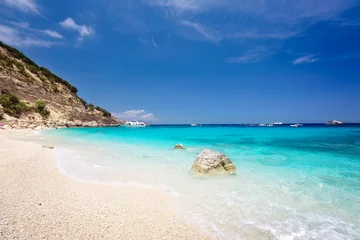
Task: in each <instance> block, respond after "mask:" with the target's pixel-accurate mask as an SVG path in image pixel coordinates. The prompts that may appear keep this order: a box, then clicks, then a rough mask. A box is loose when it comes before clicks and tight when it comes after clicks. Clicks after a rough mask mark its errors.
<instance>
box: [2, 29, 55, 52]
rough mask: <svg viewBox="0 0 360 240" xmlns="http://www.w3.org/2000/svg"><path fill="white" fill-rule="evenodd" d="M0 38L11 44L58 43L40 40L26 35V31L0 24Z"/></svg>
mask: <svg viewBox="0 0 360 240" xmlns="http://www.w3.org/2000/svg"><path fill="white" fill-rule="evenodd" d="M0 40H1V41H3V42H5V43H7V44H9V45H12V46H17V47H21V46H41V47H51V46H52V45H55V44H58V43H56V42H52V41H46V40H42V39H39V38H36V37H33V36H28V35H27V34H26V33H23V32H21V31H19V30H18V29H16V28H13V27H9V26H6V25H2V24H0Z"/></svg>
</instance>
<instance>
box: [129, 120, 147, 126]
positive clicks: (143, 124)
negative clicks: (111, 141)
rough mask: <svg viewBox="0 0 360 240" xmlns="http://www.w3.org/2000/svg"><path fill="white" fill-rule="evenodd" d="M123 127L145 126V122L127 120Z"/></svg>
mask: <svg viewBox="0 0 360 240" xmlns="http://www.w3.org/2000/svg"><path fill="white" fill-rule="evenodd" d="M124 126H125V127H146V123H145V122H139V121H129V122H126V123H125V125H124Z"/></svg>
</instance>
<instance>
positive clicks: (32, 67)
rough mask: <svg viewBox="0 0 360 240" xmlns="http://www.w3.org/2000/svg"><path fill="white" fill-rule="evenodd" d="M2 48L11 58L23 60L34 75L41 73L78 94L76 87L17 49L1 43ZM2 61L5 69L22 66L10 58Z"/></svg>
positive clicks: (4, 58)
mask: <svg viewBox="0 0 360 240" xmlns="http://www.w3.org/2000/svg"><path fill="white" fill-rule="evenodd" d="M0 47H2V48H5V49H6V50H7V51H8V52H9V54H10V56H12V57H14V58H16V59H18V60H21V61H22V62H23V63H25V65H26V67H27V68H28V69H29V70H30V71H31V72H32V73H34V74H37V75H39V71H40V72H41V73H42V74H43V75H44V76H45V77H46V78H47V79H48V80H49V81H51V80H53V81H55V82H57V83H61V84H63V85H65V86H66V87H68V88H69V89H70V91H71V92H73V93H77V92H78V89H77V88H76V87H74V86H73V85H71V84H70V83H69V82H68V81H66V80H64V79H62V78H60V77H58V76H57V75H55V74H53V73H52V72H50V71H49V70H48V69H47V68H44V67H39V66H38V65H37V64H36V63H35V62H33V61H32V60H31V59H30V58H28V57H26V56H25V55H24V54H23V53H22V52H20V51H19V50H17V49H16V48H13V47H10V46H8V45H6V44H4V43H3V42H1V41H0ZM2 59H3V60H4V62H3V61H1V65H5V67H7V68H10V67H12V65H13V64H15V65H19V64H21V63H19V62H17V61H14V60H12V59H10V58H6V57H3V58H2ZM20 70H21V69H20ZM24 76H26V75H24ZM41 80H42V79H41Z"/></svg>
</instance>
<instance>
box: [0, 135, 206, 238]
mask: <svg viewBox="0 0 360 240" xmlns="http://www.w3.org/2000/svg"><path fill="white" fill-rule="evenodd" d="M9 133H10V131H5V130H1V132H0V239H4V240H5V239H208V238H207V237H205V236H202V235H201V234H200V233H199V231H197V229H195V228H192V227H190V226H189V225H187V224H186V223H185V222H184V221H183V220H182V219H181V218H180V217H179V216H177V214H176V212H175V211H174V210H173V208H172V205H171V202H172V201H171V196H170V195H169V194H168V193H166V192H165V191H163V190H160V189H150V188H146V187H141V186H135V185H126V186H119V185H106V184H100V183H91V182H85V181H80V180H75V179H72V178H70V177H68V176H65V175H63V174H62V173H61V172H60V171H59V170H58V168H57V163H56V160H55V158H54V154H53V150H51V149H46V148H43V147H42V146H41V145H37V144H33V143H28V142H22V141H19V140H12V139H10V138H9ZM55 147H56V146H55Z"/></svg>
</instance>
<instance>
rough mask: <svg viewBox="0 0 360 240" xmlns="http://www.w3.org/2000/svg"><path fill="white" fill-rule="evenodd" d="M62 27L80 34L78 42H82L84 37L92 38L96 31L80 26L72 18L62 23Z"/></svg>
mask: <svg viewBox="0 0 360 240" xmlns="http://www.w3.org/2000/svg"><path fill="white" fill-rule="evenodd" d="M60 26H61V27H63V28H65V29H68V30H74V31H77V32H78V33H79V35H80V36H79V37H78V41H82V40H83V39H84V37H88V36H91V35H93V34H95V30H94V29H93V28H91V27H89V26H86V25H78V24H77V23H76V22H75V21H74V20H73V19H72V18H70V17H68V18H66V19H65V20H64V21H62V22H60Z"/></svg>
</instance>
